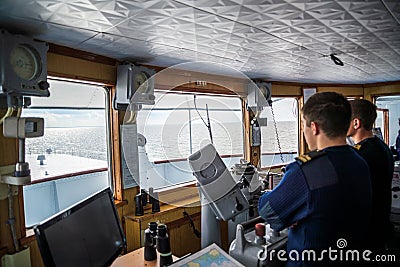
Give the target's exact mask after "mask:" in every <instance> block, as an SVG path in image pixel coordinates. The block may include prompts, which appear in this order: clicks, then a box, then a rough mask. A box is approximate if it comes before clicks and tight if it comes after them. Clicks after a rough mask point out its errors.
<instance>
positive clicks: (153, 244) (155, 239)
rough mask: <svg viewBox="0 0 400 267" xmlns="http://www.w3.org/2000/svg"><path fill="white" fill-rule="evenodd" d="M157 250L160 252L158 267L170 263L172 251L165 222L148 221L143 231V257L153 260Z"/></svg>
mask: <svg viewBox="0 0 400 267" xmlns="http://www.w3.org/2000/svg"><path fill="white" fill-rule="evenodd" d="M157 251H158V253H159V254H160V267H164V266H168V265H169V264H171V263H172V251H171V245H170V242H169V236H168V233H167V226H166V225H165V224H157V223H156V222H150V223H149V226H148V228H147V229H146V230H145V231H144V259H145V260H146V261H153V260H156V259H157Z"/></svg>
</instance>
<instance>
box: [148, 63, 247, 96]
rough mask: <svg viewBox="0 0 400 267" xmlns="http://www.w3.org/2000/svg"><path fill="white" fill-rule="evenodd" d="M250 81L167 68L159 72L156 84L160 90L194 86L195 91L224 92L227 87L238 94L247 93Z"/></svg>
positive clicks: (227, 89)
mask: <svg viewBox="0 0 400 267" xmlns="http://www.w3.org/2000/svg"><path fill="white" fill-rule="evenodd" d="M196 81H205V82H206V83H207V84H206V85H200V86H193V83H194V82H196ZM248 81H249V80H248V79H244V78H235V77H226V76H221V75H214V74H206V73H200V72H195V71H187V70H178V69H175V68H167V69H164V70H162V71H160V72H158V73H157V75H156V81H155V86H156V88H157V89H160V90H172V89H174V88H179V87H181V88H185V87H188V88H193V91H195V92H196V91H198V92H212V91H213V90H214V91H219V92H223V91H224V89H225V90H226V91H227V92H229V90H230V91H233V92H235V93H236V94H238V95H245V94H246V90H247V89H246V88H247V83H248Z"/></svg>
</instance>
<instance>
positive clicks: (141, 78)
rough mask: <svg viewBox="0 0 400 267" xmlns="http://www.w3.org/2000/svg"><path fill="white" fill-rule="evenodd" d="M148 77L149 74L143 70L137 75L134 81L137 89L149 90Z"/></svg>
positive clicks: (141, 91)
mask: <svg viewBox="0 0 400 267" xmlns="http://www.w3.org/2000/svg"><path fill="white" fill-rule="evenodd" d="M147 79H148V75H147V73H146V72H144V71H141V72H139V73H137V74H136V75H135V79H134V81H133V82H134V86H135V88H136V90H138V91H139V92H140V93H146V92H147V90H148V86H147V82H146V81H147ZM144 83H145V84H144ZM142 84H143V86H142Z"/></svg>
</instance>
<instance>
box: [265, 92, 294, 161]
mask: <svg viewBox="0 0 400 267" xmlns="http://www.w3.org/2000/svg"><path fill="white" fill-rule="evenodd" d="M272 101H273V102H272V108H271V107H267V108H264V110H263V111H262V112H261V114H260V117H261V118H267V126H263V127H261V166H262V167H267V166H271V165H274V164H282V163H288V162H290V161H292V160H293V159H294V157H296V156H297V154H298V134H299V131H298V102H297V99H296V98H276V97H273V98H272ZM278 140H279V142H278ZM281 152H282V154H281Z"/></svg>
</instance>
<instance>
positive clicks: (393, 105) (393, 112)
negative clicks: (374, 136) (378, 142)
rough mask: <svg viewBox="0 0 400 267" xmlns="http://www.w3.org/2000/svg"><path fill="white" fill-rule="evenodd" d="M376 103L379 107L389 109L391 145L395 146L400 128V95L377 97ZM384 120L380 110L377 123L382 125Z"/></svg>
mask: <svg viewBox="0 0 400 267" xmlns="http://www.w3.org/2000/svg"><path fill="white" fill-rule="evenodd" d="M375 103H376V106H377V107H378V108H381V109H388V110H389V145H390V146H393V145H395V144H396V136H397V135H398V131H399V129H400V125H399V118H400V96H396V95H393V96H381V97H378V98H376V101H375ZM382 122H383V118H382V112H378V118H377V120H376V125H377V126H382V125H383V123H382Z"/></svg>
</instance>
